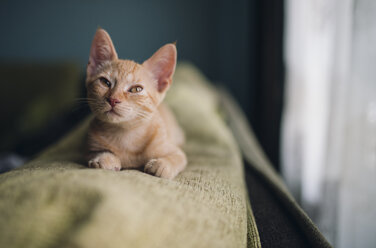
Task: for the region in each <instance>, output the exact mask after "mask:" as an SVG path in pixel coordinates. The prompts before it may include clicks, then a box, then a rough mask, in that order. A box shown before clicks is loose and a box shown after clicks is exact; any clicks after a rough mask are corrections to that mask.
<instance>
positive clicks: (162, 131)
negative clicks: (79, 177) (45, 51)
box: [86, 29, 187, 179]
mask: <svg viewBox="0 0 376 248" xmlns="http://www.w3.org/2000/svg"><path fill="white" fill-rule="evenodd" d="M176 56H177V51H176V46H175V44H166V45H164V46H163V47H161V48H160V49H159V50H158V51H157V52H155V53H154V55H153V56H151V57H150V58H149V59H148V60H146V61H145V62H143V63H142V64H138V63H136V62H134V61H131V60H122V59H118V56H117V53H116V51H115V48H114V46H113V44H112V41H111V38H110V36H109V35H108V33H107V32H106V31H105V30H103V29H98V30H97V32H96V33H95V36H94V39H93V42H92V45H91V50H90V58H89V63H88V65H87V78H86V88H87V99H88V103H89V106H90V108H91V110H92V112H93V114H94V116H95V117H94V119H93V120H92V122H91V124H90V127H89V132H88V143H87V146H88V147H87V148H88V159H89V162H88V165H89V167H92V168H102V169H107V170H116V171H118V170H120V169H121V168H124V169H128V168H137V169H142V168H143V170H144V171H145V172H146V173H149V174H151V175H155V176H157V177H162V178H169V179H172V178H174V177H175V176H176V175H177V174H178V173H179V172H181V171H182V170H183V169H184V168H185V166H186V164H187V159H186V156H185V153H184V152H183V151H182V150H181V149H180V148H179V146H181V145H182V144H183V143H184V134H183V132H182V130H181V129H180V127H179V126H178V124H177V122H176V120H175V118H174V116H173V115H172V113H171V112H170V110H169V109H168V108H167V106H165V105H163V104H162V103H161V102H162V100H163V98H164V96H165V94H166V92H167V90H168V88H169V87H170V85H171V83H172V76H173V74H174V71H175V65H176Z"/></svg>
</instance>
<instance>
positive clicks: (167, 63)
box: [143, 44, 177, 93]
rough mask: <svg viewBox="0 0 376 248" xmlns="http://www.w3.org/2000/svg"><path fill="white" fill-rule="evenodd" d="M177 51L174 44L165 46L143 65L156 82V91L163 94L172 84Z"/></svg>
mask: <svg viewBox="0 0 376 248" xmlns="http://www.w3.org/2000/svg"><path fill="white" fill-rule="evenodd" d="M176 57H177V51H176V46H175V44H167V45H164V46H163V47H161V48H159V50H158V51H156V52H155V53H154V54H153V56H151V57H150V58H149V59H148V60H146V61H145V62H144V63H143V66H145V68H147V69H148V70H149V71H151V72H152V74H153V76H154V78H155V79H156V80H157V82H158V91H159V92H160V93H162V92H165V91H166V90H167V89H168V87H169V86H170V85H171V83H172V76H173V75H174V72H175V66H176Z"/></svg>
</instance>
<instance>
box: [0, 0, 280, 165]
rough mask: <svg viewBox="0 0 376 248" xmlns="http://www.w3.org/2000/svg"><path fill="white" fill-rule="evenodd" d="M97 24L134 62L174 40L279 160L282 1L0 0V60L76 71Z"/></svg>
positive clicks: (184, 57)
mask: <svg viewBox="0 0 376 248" xmlns="http://www.w3.org/2000/svg"><path fill="white" fill-rule="evenodd" d="M99 26H100V27H102V28H104V29H106V30H107V31H108V32H109V34H110V35H111V37H112V39H113V42H114V45H115V47H116V49H117V52H118V54H119V57H120V58H124V59H133V60H135V61H137V62H142V61H143V60H145V59H147V58H148V57H149V56H151V54H152V53H153V52H154V51H156V50H157V49H158V48H159V47H160V46H162V45H163V44H165V43H168V42H173V41H177V42H178V57H179V59H180V60H188V61H191V62H193V63H194V64H195V65H196V66H198V67H199V68H200V69H201V70H202V71H203V72H204V74H205V75H206V76H207V77H208V78H209V79H211V80H212V81H214V82H217V83H219V84H223V85H224V86H225V87H226V88H227V89H228V90H229V91H230V92H231V93H232V94H233V95H234V96H235V97H236V99H237V100H238V102H239V104H240V105H241V106H242V108H243V109H244V111H245V113H246V115H247V117H248V119H249V120H250V122H251V123H252V125H253V127H254V129H255V132H256V135H257V136H258V138H259V140H260V142H261V144H262V146H263V147H264V149H265V151H266V153H267V154H268V155H269V157H270V159H271V160H272V162H273V163H274V165H275V166H276V167H277V168H278V167H279V132H280V116H281V109H282V95H283V63H282V47H283V43H282V35H283V1H278V0H266V1H265V0H264V1H263V0H253V1H246V0H233V1H225V0H190V1H179V0H175V1H174V0H163V1H130V0H123V1H121V0H107V1H104V0H80V1H77V0H75V1H74V0H65V1H48V0H35V1H26V0H15V1H10V0H8V1H1V2H0V30H1V36H0V61H2V62H30V63H49V62H52V61H76V62H77V63H79V65H80V66H81V67H82V70H83V71H84V69H85V65H86V63H87V59H88V55H89V49H90V44H91V40H92V38H93V35H94V33H95V30H96V29H97V27H99ZM25 83H27V82H25ZM20 89H22V86H21V87H20Z"/></svg>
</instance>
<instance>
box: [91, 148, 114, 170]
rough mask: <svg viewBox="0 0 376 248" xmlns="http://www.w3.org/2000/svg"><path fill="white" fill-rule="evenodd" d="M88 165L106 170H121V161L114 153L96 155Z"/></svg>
mask: <svg viewBox="0 0 376 248" xmlns="http://www.w3.org/2000/svg"><path fill="white" fill-rule="evenodd" d="M88 165H89V167H90V168H96V169H105V170H114V171H120V169H121V162H120V159H119V158H118V157H116V156H115V155H113V154H112V153H108V152H106V153H101V154H99V155H97V156H96V157H94V158H93V159H91V160H89V162H88Z"/></svg>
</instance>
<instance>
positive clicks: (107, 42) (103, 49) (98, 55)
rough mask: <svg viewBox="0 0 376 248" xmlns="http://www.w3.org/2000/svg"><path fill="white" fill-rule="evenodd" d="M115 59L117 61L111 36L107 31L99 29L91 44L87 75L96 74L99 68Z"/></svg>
mask: <svg viewBox="0 0 376 248" xmlns="http://www.w3.org/2000/svg"><path fill="white" fill-rule="evenodd" d="M114 59H117V54H116V51H115V47H114V45H113V44H112V41H111V38H110V36H109V35H108V33H107V32H106V31H105V30H103V29H98V30H97V32H96V33H95V36H94V39H93V42H92V44H91V49H90V57H89V64H88V67H87V74H88V75H92V74H94V73H95V72H96V70H97V67H98V66H100V65H101V64H102V63H104V62H106V61H110V60H114Z"/></svg>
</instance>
